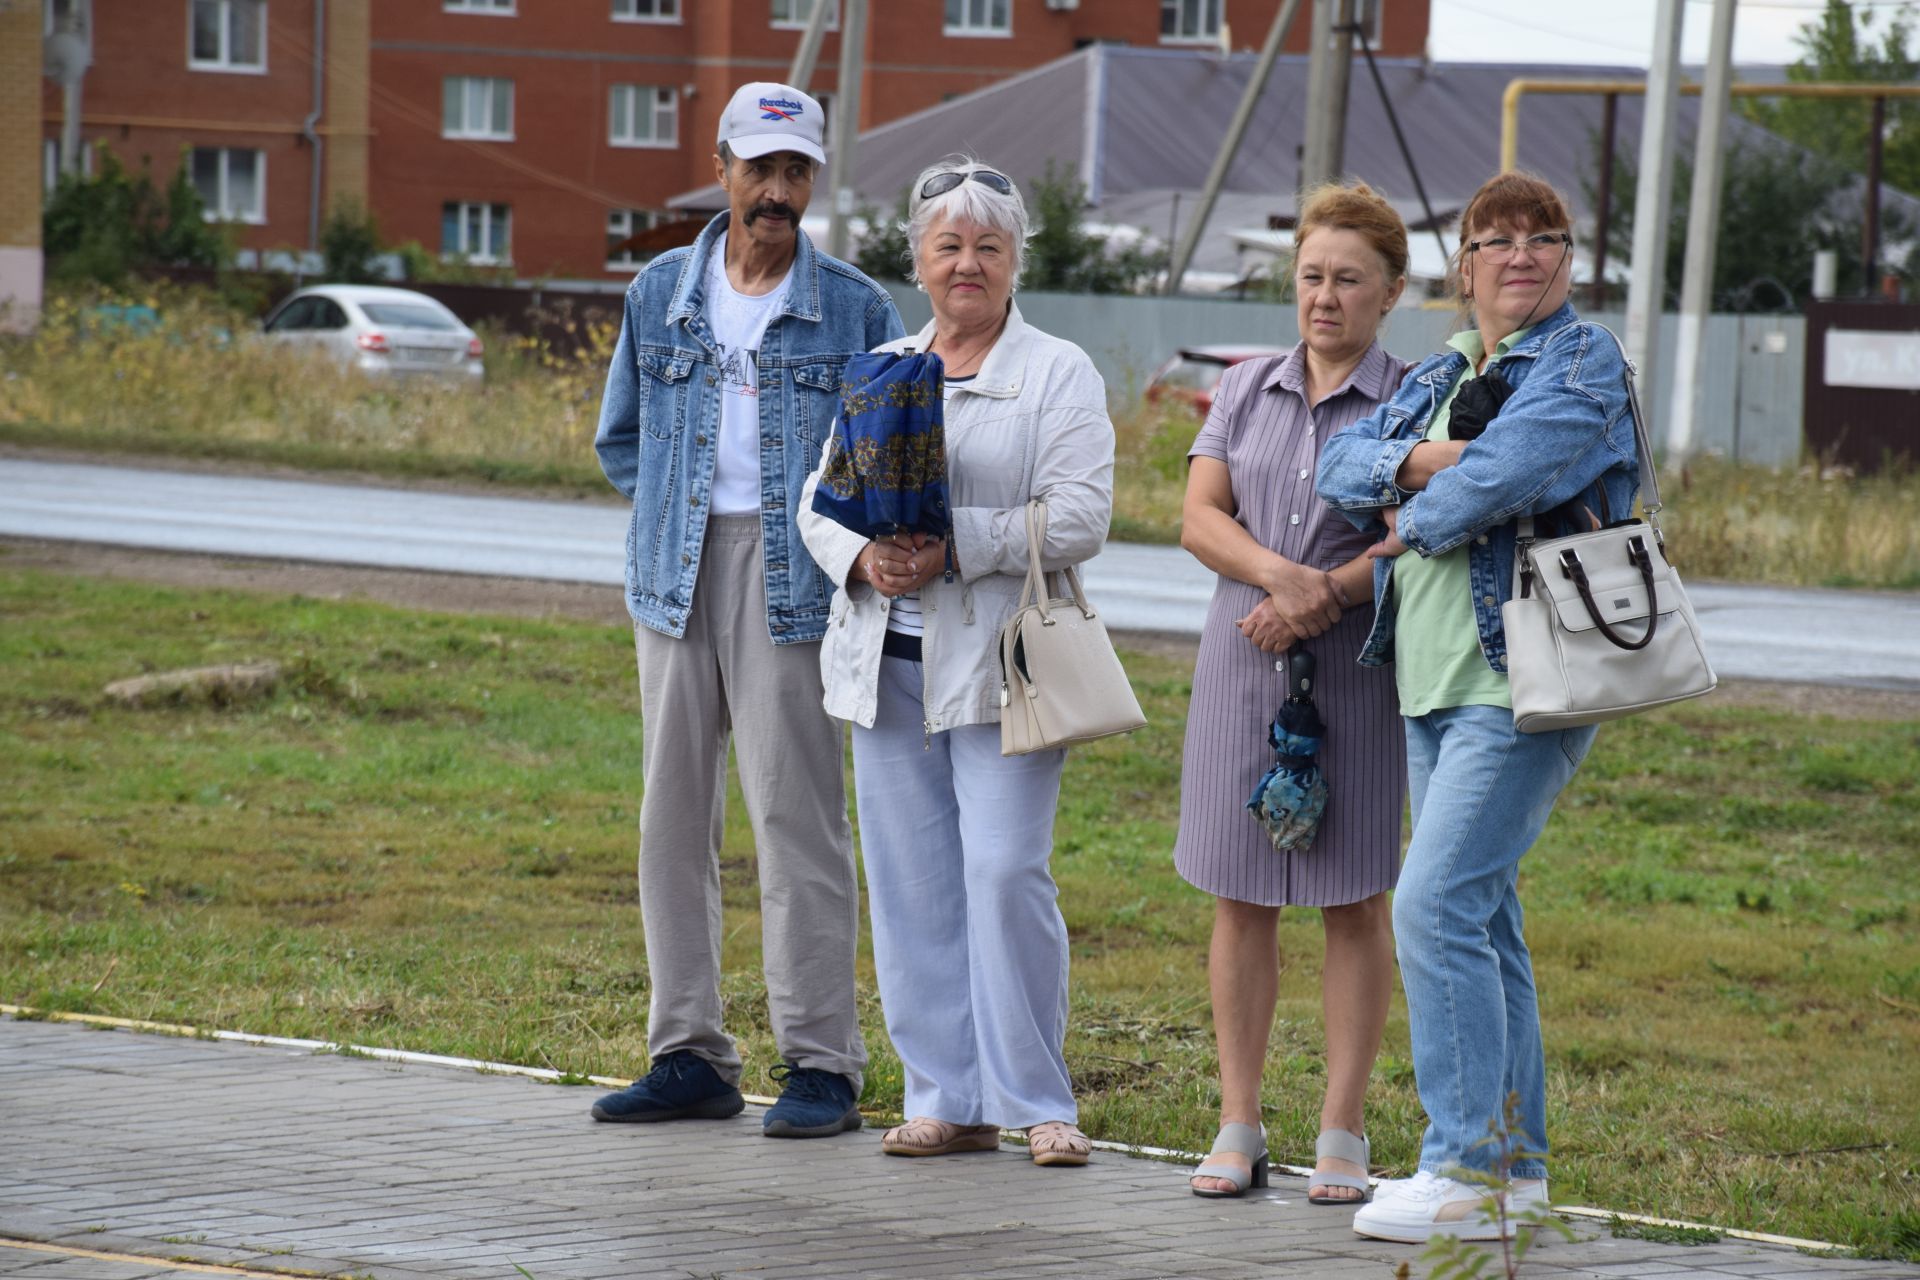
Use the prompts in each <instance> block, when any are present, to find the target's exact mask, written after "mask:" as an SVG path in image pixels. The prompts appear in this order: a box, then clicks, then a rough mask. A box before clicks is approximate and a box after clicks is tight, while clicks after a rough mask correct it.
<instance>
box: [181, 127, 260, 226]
mask: <svg viewBox="0 0 1920 1280" xmlns="http://www.w3.org/2000/svg"><path fill="white" fill-rule="evenodd" d="M202 151H211V152H212V153H213V154H215V155H217V156H219V157H220V165H219V173H218V175H217V176H216V177H215V179H214V198H213V199H212V200H208V199H207V197H206V193H205V192H204V191H203V192H201V193H200V199H201V202H202V203H203V204H205V205H206V208H205V209H203V210H202V211H201V216H202V217H203V218H205V219H206V220H207V221H208V222H242V223H245V224H246V225H247V226H250V227H264V226H266V225H267V153H266V152H264V151H256V150H254V149H253V148H252V147H193V148H191V149H190V150H189V151H188V152H187V157H186V163H187V165H188V166H189V167H188V170H187V177H188V178H189V179H191V178H192V177H193V168H192V166H193V164H194V157H195V156H196V155H198V154H199V153H200V152H202ZM242 152H245V153H246V154H248V155H251V156H252V157H253V201H254V203H253V208H251V209H245V210H241V211H239V212H229V210H228V207H227V206H228V199H227V196H228V191H227V187H228V177H227V170H228V168H229V167H230V166H231V164H232V157H233V156H235V155H239V154H240V153H242ZM194 189H195V190H196V191H198V190H199V188H198V187H197V186H196V187H195V188H194Z"/></svg>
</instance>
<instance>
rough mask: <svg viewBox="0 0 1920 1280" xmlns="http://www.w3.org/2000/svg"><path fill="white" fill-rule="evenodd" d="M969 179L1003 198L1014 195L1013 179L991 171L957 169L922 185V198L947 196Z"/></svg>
mask: <svg viewBox="0 0 1920 1280" xmlns="http://www.w3.org/2000/svg"><path fill="white" fill-rule="evenodd" d="M969 178H971V179H972V180H973V181H975V182H977V183H979V184H980V185H981V186H983V187H986V188H987V189H988V190H990V191H998V192H999V193H1000V194H1001V195H1003V196H1006V195H1012V194H1013V179H1011V178H1009V177H1007V175H1006V174H1004V173H995V172H994V171H993V170H991V169H969V170H967V171H966V172H965V173H962V172H960V171H959V170H957V169H949V170H948V171H947V172H945V173H936V174H934V175H933V176H932V177H931V178H928V179H927V180H926V181H925V182H923V183H921V184H920V198H921V199H922V200H931V199H933V198H934V197H935V196H940V195H945V194H946V193H947V192H949V191H951V190H953V189H954V188H955V187H957V186H959V185H960V184H961V183H963V182H965V181H967V180H968V179H969Z"/></svg>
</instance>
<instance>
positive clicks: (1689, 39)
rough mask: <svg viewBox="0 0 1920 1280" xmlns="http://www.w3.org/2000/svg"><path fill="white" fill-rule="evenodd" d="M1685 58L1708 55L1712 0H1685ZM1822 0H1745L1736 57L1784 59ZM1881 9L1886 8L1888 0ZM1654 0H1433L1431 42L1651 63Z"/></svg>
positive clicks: (1514, 57)
mask: <svg viewBox="0 0 1920 1280" xmlns="http://www.w3.org/2000/svg"><path fill="white" fill-rule="evenodd" d="M1685 4H1686V11H1687V17H1686V28H1685V34H1684V36H1683V37H1682V40H1681V46H1680V56H1681V58H1682V60H1683V61H1687V62H1694V63H1700V62H1705V61H1706V58H1707V28H1708V25H1709V23H1710V21H1711V19H1712V16H1713V5H1712V3H1711V0H1685ZM1823 7H1824V0H1747V2H1746V3H1743V4H1741V5H1740V7H1739V9H1738V10H1737V11H1736V13H1735V17H1734V28H1733V57H1734V61H1735V62H1749V63H1752V62H1769V63H1785V62H1793V61H1796V60H1797V59H1798V58H1799V57H1800V51H1799V49H1798V48H1797V47H1796V46H1795V44H1794V42H1793V36H1794V33H1795V32H1797V31H1798V30H1799V29H1800V27H1801V25H1802V24H1803V23H1805V22H1807V21H1808V20H1809V19H1811V18H1814V17H1816V16H1818V14H1819V13H1820V10H1821V9H1822V8H1823ZM1875 7H1876V8H1879V9H1880V10H1881V11H1882V12H1885V10H1886V6H1885V5H1884V3H1876V6H1875ZM1654 9H1655V0H1604V3H1593V2H1592V0H1433V9H1432V14H1433V25H1432V28H1431V33H1430V35H1429V36H1428V41H1427V48H1428V51H1429V52H1430V53H1431V54H1432V56H1433V58H1434V59H1435V60H1436V61H1440V62H1585V63H1618V64H1620V65H1623V66H1641V67H1644V66H1646V65H1647V63H1648V61H1649V60H1650V59H1651V57H1652V53H1653V19H1654Z"/></svg>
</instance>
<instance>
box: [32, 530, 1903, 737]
mask: <svg viewBox="0 0 1920 1280" xmlns="http://www.w3.org/2000/svg"><path fill="white" fill-rule="evenodd" d="M0 566H5V567H12V568H18V569H42V570H47V571H50V572H55V573H74V574H85V575H89V576H95V577H104V578H121V579H127V580H130V581H135V582H154V583H161V584H164V585H166V586H175V587H211V588H219V589H224V590H234V591H268V592H275V593H278V594H282V595H304V596H312V597H314V598H316V599H321V600H371V601H376V602H378V603H381V604H393V605H401V606H404V607H406V608H410V609H427V610H431V611H434V612H437V613H478V614H489V613H491V614H511V615H515V616H520V617H530V618H577V619H580V620H582V621H587V622H605V623H607V624H609V625H612V626H621V627H625V626H629V625H631V623H630V621H629V619H628V617H627V611H626V606H625V604H624V602H623V601H622V600H621V598H620V592H619V590H618V589H616V588H614V587H610V586H597V585H593V584H589V583H578V582H538V581H533V580H530V579H526V578H495V577H485V576H481V575H478V574H457V573H421V572H418V571H415V570H409V569H377V568H361V567H359V566H354V565H332V564H309V563H304V562H299V561H284V560H252V559H246V558H243V557H238V556H208V555H189V554H182V553H178V552H171V551H149V550H143V549H139V548H133V547H110V546H98V545H94V544H91V543H74V542H49V541H44V540H40V539H26V538H0ZM1116 639H1117V640H1118V641H1119V643H1120V644H1122V645H1123V646H1125V647H1126V648H1129V649H1133V650H1137V651H1139V652H1144V653H1152V654H1156V655H1159V656H1161V657H1167V658H1173V659H1176V660H1184V661H1188V662H1191V661H1192V660H1193V658H1194V656H1195V654H1196V652H1197V651H1198V645H1199V641H1198V639H1197V638H1195V637H1192V636H1183V635H1172V634H1168V633H1166V632H1148V631H1138V632H1120V633H1117V634H1116ZM1712 700H1713V701H1714V702H1715V703H1716V704H1718V705H1721V706H1741V707H1768V708H1774V709H1778V710H1783V711H1792V712H1795V713H1797V714H1802V715H1825V716H1836V717H1838V718H1840V719H1845V720H1920V693H1912V692H1896V691H1891V690H1883V689H1860V688H1853V687H1850V686H1847V685H1818V684H1789V683H1785V682H1779V681H1771V680H1728V681H1723V682H1722V683H1721V686H1720V690H1719V692H1718V693H1716V694H1714V695H1713V699H1712Z"/></svg>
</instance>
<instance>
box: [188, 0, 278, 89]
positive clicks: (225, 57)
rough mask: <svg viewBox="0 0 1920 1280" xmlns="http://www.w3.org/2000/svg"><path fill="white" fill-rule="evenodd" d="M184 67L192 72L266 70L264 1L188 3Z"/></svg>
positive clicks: (220, 0) (203, 1)
mask: <svg viewBox="0 0 1920 1280" xmlns="http://www.w3.org/2000/svg"><path fill="white" fill-rule="evenodd" d="M190 3H191V5H192V9H191V21H189V23H188V24H187V28H188V30H187V38H188V42H189V43H188V46H187V66H188V67H189V68H191V69H192V70H194V71H245V72H250V73H254V74H258V73H261V72H264V71H265V70H266V69H267V0H190Z"/></svg>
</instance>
